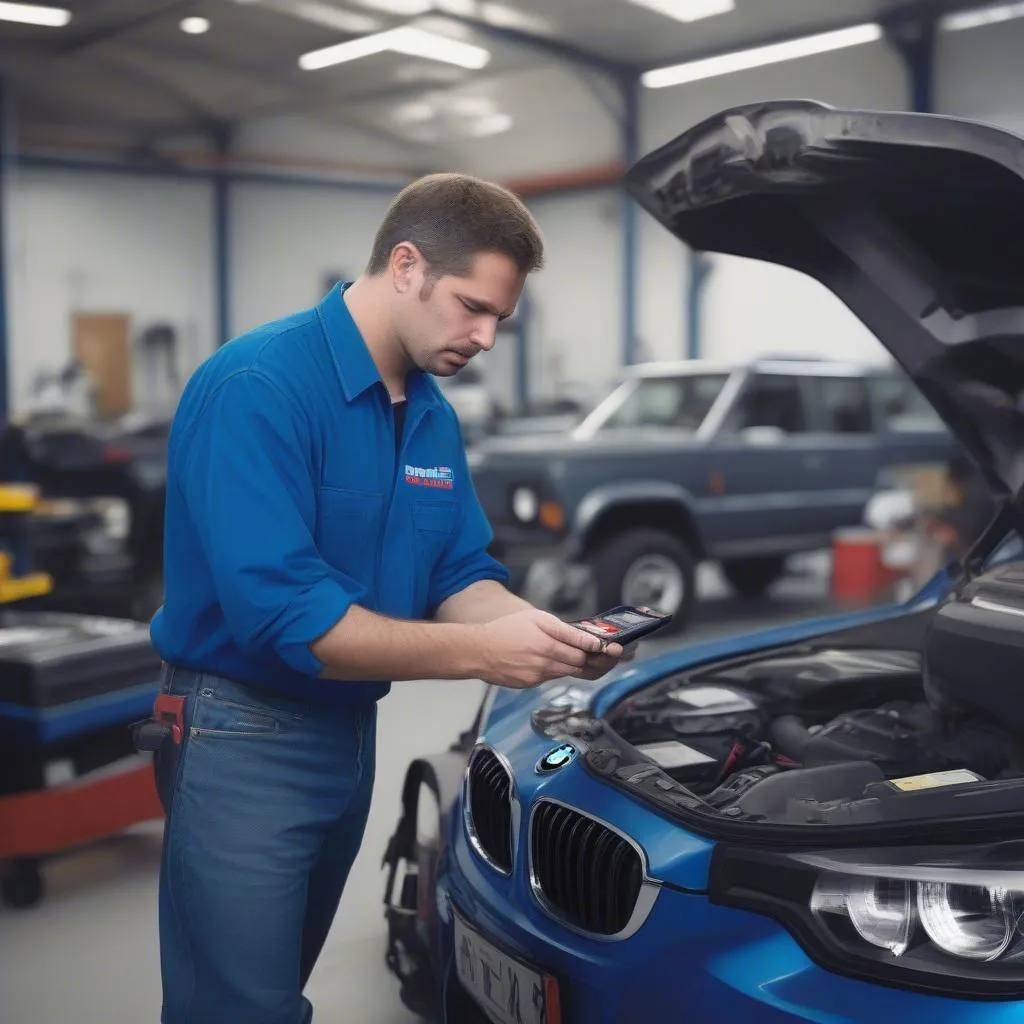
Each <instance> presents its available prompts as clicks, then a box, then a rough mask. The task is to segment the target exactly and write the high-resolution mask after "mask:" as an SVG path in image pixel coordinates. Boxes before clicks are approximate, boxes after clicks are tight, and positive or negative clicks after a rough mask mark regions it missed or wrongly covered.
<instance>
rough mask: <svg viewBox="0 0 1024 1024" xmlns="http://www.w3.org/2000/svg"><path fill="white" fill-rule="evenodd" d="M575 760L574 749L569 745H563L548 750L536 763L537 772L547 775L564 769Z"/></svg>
mask: <svg viewBox="0 0 1024 1024" xmlns="http://www.w3.org/2000/svg"><path fill="white" fill-rule="evenodd" d="M575 759H576V748H575V747H574V746H573V745H572V744H571V743H563V744H561V746H558V747H555V749H554V750H549V751H548V752H547V753H546V754H545V755H544V756H543V757H542V758H541V759H540V760H539V761H538V762H537V771H538V772H540V774H541V775H548V774H549V773H551V772H557V771H558V770H559V768H564V767H565V766H566V765H567V764H570V763H571V762H572V761H574V760H575Z"/></svg>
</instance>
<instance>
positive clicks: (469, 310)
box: [397, 252, 525, 377]
mask: <svg viewBox="0 0 1024 1024" xmlns="http://www.w3.org/2000/svg"><path fill="white" fill-rule="evenodd" d="M425 270H426V265H425V263H424V262H423V260H422V257H420V258H419V259H417V260H416V265H415V266H414V267H413V268H412V270H411V271H410V276H409V279H408V287H407V288H405V289H404V290H403V291H402V293H401V294H400V296H399V298H400V301H399V303H398V310H397V328H398V335H399V339H400V341H401V344H402V347H403V348H404V350H405V353H406V355H407V356H408V358H409V361H410V362H411V363H412V364H413V365H414V366H416V367H418V368H419V369H420V370H425V371H426V372H427V373H432V374H435V375H436V376H438V377H450V376H452V375H453V374H455V373H457V372H458V371H459V370H461V369H462V367H463V366H465V365H466V364H467V363H468V362H469V361H470V359H472V358H473V356H475V355H476V354H477V353H478V352H487V351H490V349H492V348H493V347H494V337H495V333H496V331H497V327H498V323H499V322H500V321H501V320H504V319H505V318H506V317H508V316H510V315H511V314H512V312H513V310H514V309H515V306H516V303H517V302H518V301H519V296H520V294H521V293H522V290H523V284H524V283H525V275H523V274H521V273H520V272H519V270H518V268H517V267H516V264H515V262H514V261H513V260H511V259H510V258H509V257H508V256H504V255H502V254H499V253H493V252H484V253H479V254H478V255H477V256H476V258H475V259H474V261H473V264H472V266H471V267H470V270H469V273H468V274H467V275H466V276H465V277H455V276H452V275H448V276H445V277H440V278H431V277H429V276H428V275H427V274H426V273H425Z"/></svg>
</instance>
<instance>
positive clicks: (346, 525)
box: [316, 486, 384, 587]
mask: <svg viewBox="0 0 1024 1024" xmlns="http://www.w3.org/2000/svg"><path fill="white" fill-rule="evenodd" d="M383 503H384V496H383V495H382V494H374V493H372V492H368V491H350V490H346V489H345V488H341V487H326V486H323V487H321V488H320V495H319V507H318V509H317V524H316V545H317V548H318V550H319V551H320V554H321V555H322V556H323V558H324V560H325V561H326V562H327V564H328V565H330V566H331V567H332V568H334V569H337V570H338V571H339V572H343V573H345V574H346V575H347V576H351V577H352V578H353V579H354V580H357V581H358V582H359V583H362V584H363V585H365V586H367V587H372V586H373V584H374V576H375V573H376V566H377V549H378V547H379V546H380V531H381V529H382V527H383V516H384V513H383Z"/></svg>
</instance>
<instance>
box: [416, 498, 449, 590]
mask: <svg viewBox="0 0 1024 1024" xmlns="http://www.w3.org/2000/svg"><path fill="white" fill-rule="evenodd" d="M457 510H458V505H457V504H456V503H455V502H454V501H436V500H434V501H431V500H429V499H419V500H417V501H414V502H413V506H412V521H413V530H414V533H415V544H416V553H417V556H418V557H419V558H420V559H421V564H422V565H423V567H424V568H425V569H426V570H427V572H428V573H429V572H431V571H432V570H433V569H434V567H435V566H436V565H437V563H438V561H440V558H441V554H442V552H443V551H444V548H445V545H446V544H447V543H448V538H449V537H451V535H452V530H453V529H454V527H455V516H456V512H457Z"/></svg>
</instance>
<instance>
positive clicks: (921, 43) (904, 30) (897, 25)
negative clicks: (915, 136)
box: [886, 17, 938, 114]
mask: <svg viewBox="0 0 1024 1024" xmlns="http://www.w3.org/2000/svg"><path fill="white" fill-rule="evenodd" d="M937 25H938V22H937V21H936V19H935V18H934V17H932V18H919V19H916V20H914V21H903V22H893V23H892V24H889V25H886V35H887V36H888V38H889V42H890V43H891V44H892V45H893V46H894V47H895V48H896V51H897V52H898V53H899V55H900V56H901V57H902V58H903V61H904V63H905V64H906V68H907V78H908V80H909V81H908V85H909V89H908V92H909V94H910V103H909V106H910V109H911V110H912V111H914V112H915V113H918V114H930V113H932V112H933V109H934V92H935V88H934V87H935V34H936V29H937Z"/></svg>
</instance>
